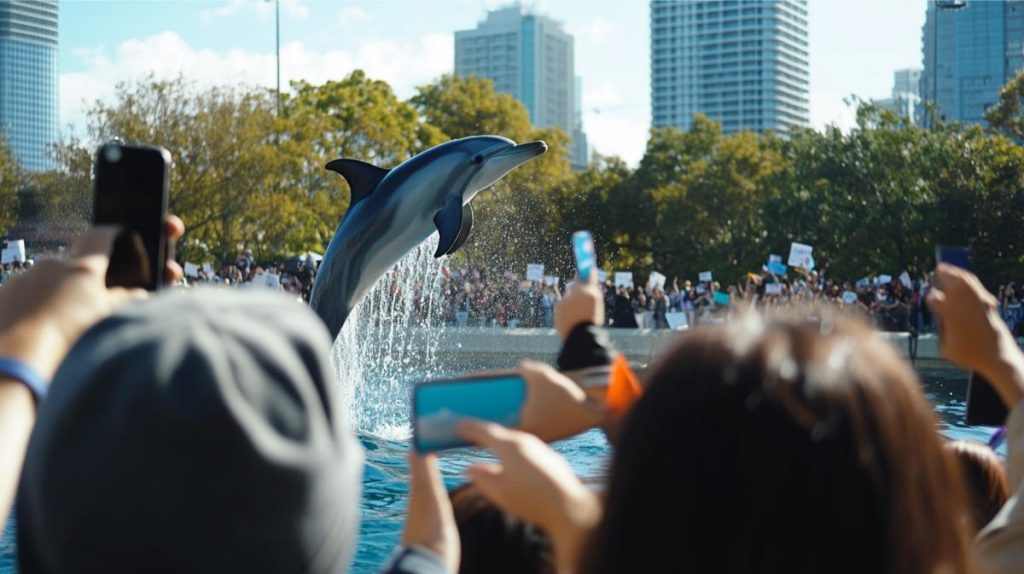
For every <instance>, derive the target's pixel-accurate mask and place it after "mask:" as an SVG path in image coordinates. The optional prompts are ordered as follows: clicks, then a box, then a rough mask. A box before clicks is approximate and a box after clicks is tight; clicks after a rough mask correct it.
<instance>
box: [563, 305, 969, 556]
mask: <svg viewBox="0 0 1024 574" xmlns="http://www.w3.org/2000/svg"><path fill="white" fill-rule="evenodd" d="M817 313H820V314H821V315H820V316H822V317H825V318H823V319H822V320H820V321H815V322H810V321H808V320H807V319H806V318H794V319H784V318H776V319H771V320H765V319H763V318H761V317H760V316H757V315H750V316H748V317H745V318H743V319H742V320H737V321H733V322H731V323H729V324H727V325H723V326H717V327H713V328H702V329H695V330H694V331H691V332H688V333H687V334H685V335H683V336H682V337H680V339H679V341H678V342H677V343H676V344H675V345H674V346H672V347H670V348H669V349H668V350H667V351H666V352H664V353H663V354H662V355H661V357H660V359H659V360H658V361H657V362H656V363H655V364H654V365H652V367H651V368H650V369H649V371H648V372H647V374H646V379H647V382H646V391H645V393H644V395H643V397H642V398H641V399H640V400H639V401H638V402H637V404H636V405H635V406H634V408H633V410H632V412H630V414H629V415H627V416H628V418H627V419H626V421H625V426H624V429H623V432H622V435H621V439H620V443H619V445H618V448H616V451H615V456H614V460H613V462H612V466H611V473H610V483H609V487H608V490H607V492H606V506H605V514H604V517H603V519H602V522H601V524H600V525H599V526H598V528H597V529H596V530H595V533H594V535H593V537H592V539H591V540H590V543H589V548H588V550H587V552H586V558H585V560H584V564H583V568H582V569H581V572H585V573H589V574H593V573H604V572H654V571H658V570H659V569H661V568H662V567H663V565H664V564H673V563H682V564H686V565H687V566H688V567H690V569H692V570H693V571H697V572H712V571H713V572H719V573H723V574H731V573H741V572H742V573H767V572H788V573H791V574H804V573H816V572H832V573H840V574H842V573H851V574H852V573H863V572H875V573H892V574H895V573H900V574H926V573H927V574H933V573H935V572H938V571H944V572H950V573H960V572H964V571H965V570H966V569H967V566H966V558H965V554H966V550H967V548H968V545H969V533H968V532H967V531H968V519H967V516H966V509H965V504H964V502H963V499H964V495H963V485H962V481H961V480H960V477H959V475H958V474H957V471H956V468H955V466H954V463H953V461H952V458H951V457H949V456H948V455H947V454H946V453H944V452H943V450H942V445H941V443H940V438H939V436H938V434H937V432H936V430H935V429H936V422H937V421H936V418H935V415H934V414H933V412H932V410H931V407H930V406H929V403H928V401H927V400H926V399H925V397H924V395H923V394H922V392H921V389H920V385H919V383H918V381H917V379H916V377H915V376H914V373H913V372H912V371H911V370H910V368H909V367H908V366H907V365H906V364H905V363H904V362H903V361H902V360H901V359H900V358H899V357H898V356H897V354H896V352H895V351H894V350H893V349H892V348H890V347H889V346H888V344H887V343H886V342H885V341H883V340H881V339H877V338H875V337H873V335H872V332H871V330H870V329H869V328H868V327H866V326H863V325H861V324H859V323H853V322H851V321H850V320H849V319H842V318H839V317H831V316H830V315H829V314H828V312H827V311H825V310H820V311H817ZM803 315H804V316H805V317H806V314H805V313H803ZM939 566H943V567H945V569H944V570H940V569H939V568H938V567H939Z"/></svg>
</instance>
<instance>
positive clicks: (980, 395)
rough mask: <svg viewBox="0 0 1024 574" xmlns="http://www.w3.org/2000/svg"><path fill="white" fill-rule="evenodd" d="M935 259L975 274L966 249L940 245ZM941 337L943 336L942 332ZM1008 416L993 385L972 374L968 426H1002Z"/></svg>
mask: <svg viewBox="0 0 1024 574" xmlns="http://www.w3.org/2000/svg"><path fill="white" fill-rule="evenodd" d="M935 259H936V260H937V261H938V262H939V263H946V264H949V265H955V266H957V267H959V268H961V269H966V270H967V271H971V272H973V270H972V265H971V252H970V250H969V249H967V248H966V247H962V246H954V245H940V246H938V247H936V248H935ZM940 287H941V286H940ZM939 336H940V337H941V336H942V333H941V331H940V332H939ZM1007 414H1008V412H1007V410H1006V405H1005V404H1003V401H1002V399H1000V398H999V395H998V394H996V391H995V389H994V388H993V387H992V385H991V384H990V383H989V382H988V381H987V380H985V378H984V377H982V376H981V375H979V374H978V373H971V374H970V375H969V376H968V379H967V416H966V422H967V424H968V425H971V426H974V425H985V426H1002V425H1003V424H1005V423H1006V417H1007Z"/></svg>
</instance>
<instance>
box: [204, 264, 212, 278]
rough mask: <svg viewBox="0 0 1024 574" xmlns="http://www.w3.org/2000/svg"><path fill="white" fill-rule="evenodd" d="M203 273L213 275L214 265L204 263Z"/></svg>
mask: <svg viewBox="0 0 1024 574" xmlns="http://www.w3.org/2000/svg"><path fill="white" fill-rule="evenodd" d="M203 271H204V272H206V274H207V275H213V265H210V264H209V263H203Z"/></svg>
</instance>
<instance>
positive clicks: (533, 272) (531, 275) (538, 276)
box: [526, 263, 544, 283]
mask: <svg viewBox="0 0 1024 574" xmlns="http://www.w3.org/2000/svg"><path fill="white" fill-rule="evenodd" d="M526 278H527V279H528V280H529V281H536V282H538V283H539V282H541V281H543V280H544V264H543V263H530V264H528V265H527V266H526Z"/></svg>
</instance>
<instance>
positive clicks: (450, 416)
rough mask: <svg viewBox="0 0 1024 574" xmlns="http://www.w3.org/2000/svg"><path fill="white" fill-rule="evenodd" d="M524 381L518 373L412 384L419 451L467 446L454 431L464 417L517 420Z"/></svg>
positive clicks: (415, 440) (503, 422)
mask: <svg viewBox="0 0 1024 574" xmlns="http://www.w3.org/2000/svg"><path fill="white" fill-rule="evenodd" d="M525 400H526V381H525V380H524V379H523V377H521V376H519V375H517V374H514V373H513V374H508V373H506V374H501V375H491V376H485V377H478V378H472V379H448V380H442V381H428V382H425V383H419V384H417V385H416V386H415V387H414V388H413V397H412V410H413V412H412V427H413V445H414V446H415V448H416V450H417V451H419V452H435V451H439V450H445V449H450V448H459V447H465V446H470V444H469V443H467V442H466V441H464V440H462V439H461V438H460V437H459V435H458V432H457V430H456V429H457V425H458V421H459V420H460V419H463V418H474V419H482V420H486V421H490V422H494V423H497V424H500V425H503V426H507V427H518V426H519V424H520V418H521V416H520V415H521V411H522V408H523V402H524V401H525Z"/></svg>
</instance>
